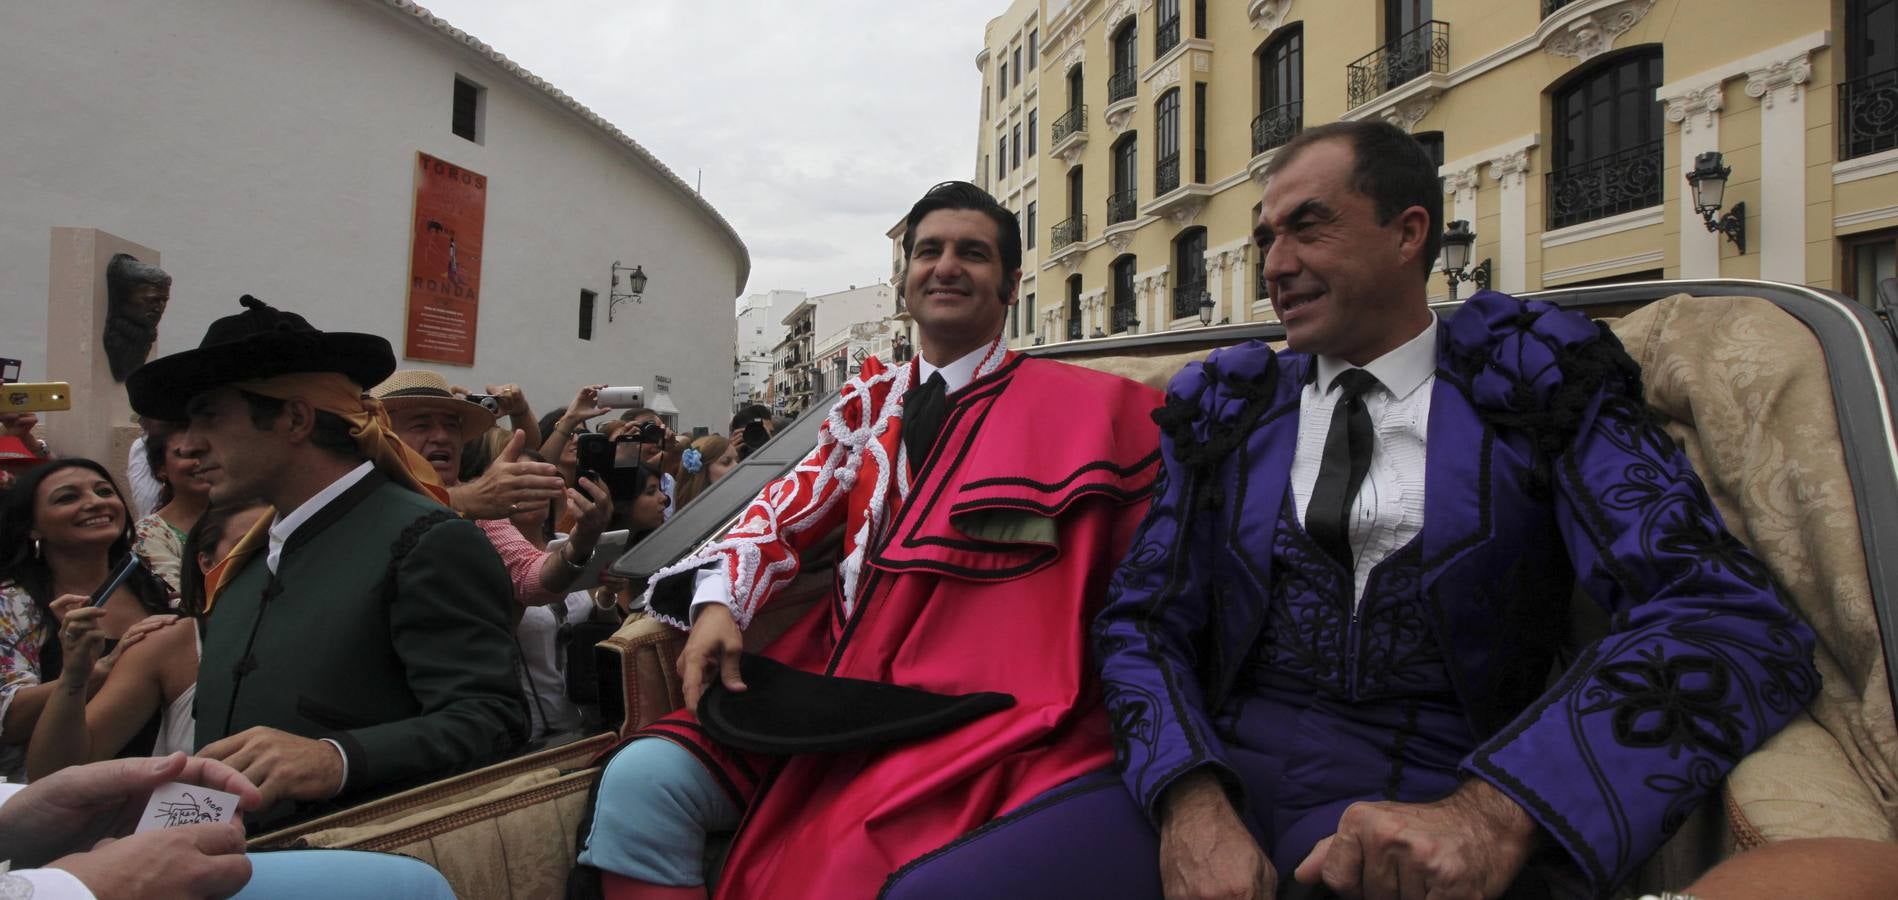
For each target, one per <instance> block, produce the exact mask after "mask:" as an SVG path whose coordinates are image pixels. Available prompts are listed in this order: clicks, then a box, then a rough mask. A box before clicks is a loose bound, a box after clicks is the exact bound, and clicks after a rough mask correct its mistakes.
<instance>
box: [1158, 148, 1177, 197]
mask: <svg viewBox="0 0 1898 900" xmlns="http://www.w3.org/2000/svg"><path fill="white" fill-rule="evenodd" d="M1179 186H1180V155H1179V154H1178V153H1169V154H1167V155H1165V156H1162V157H1160V160H1159V161H1158V162H1156V163H1154V164H1153V193H1154V194H1155V195H1162V194H1166V193H1169V192H1171V191H1172V190H1173V189H1174V188H1177V187H1179Z"/></svg>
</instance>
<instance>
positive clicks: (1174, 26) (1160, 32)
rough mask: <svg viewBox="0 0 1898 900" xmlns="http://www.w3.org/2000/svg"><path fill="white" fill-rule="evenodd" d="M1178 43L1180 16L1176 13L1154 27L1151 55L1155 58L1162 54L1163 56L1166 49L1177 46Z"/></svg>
mask: <svg viewBox="0 0 1898 900" xmlns="http://www.w3.org/2000/svg"><path fill="white" fill-rule="evenodd" d="M1179 45H1180V17H1179V16H1178V15H1175V16H1174V17H1173V18H1171V19H1168V20H1166V21H1164V22H1161V23H1160V27H1159V28H1157V29H1154V32H1153V56H1154V58H1155V59H1158V58H1160V57H1162V56H1165V55H1166V52H1167V51H1168V50H1171V49H1173V48H1174V47H1177V46H1179Z"/></svg>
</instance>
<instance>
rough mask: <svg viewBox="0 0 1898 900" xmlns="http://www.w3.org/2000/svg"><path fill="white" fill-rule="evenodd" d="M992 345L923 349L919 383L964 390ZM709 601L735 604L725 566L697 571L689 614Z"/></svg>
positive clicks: (918, 358)
mask: <svg viewBox="0 0 1898 900" xmlns="http://www.w3.org/2000/svg"><path fill="white" fill-rule="evenodd" d="M992 346H993V345H992V344H983V345H982V346H981V347H979V348H977V349H976V350H975V351H974V352H972V353H970V354H968V355H967V356H964V357H962V358H960V359H957V360H956V361H955V362H952V363H949V364H948V365H943V366H937V365H932V364H931V363H930V362H929V360H927V359H924V358H923V356H922V354H920V353H919V354H917V355H916V383H917V384H922V383H923V382H926V381H928V380H929V376H931V375H934V374H936V373H938V372H941V373H942V381H943V386H944V387H945V388H947V389H948V392H949V393H951V394H953V393H955V392H956V391H959V390H962V389H963V388H965V387H968V385H969V382H971V381H974V380H975V370H976V369H977V368H979V367H980V366H981V365H982V360H983V358H984V357H986V356H988V353H989V349H990V348H991V347H992ZM707 603H717V604H720V605H722V606H727V607H729V606H731V605H732V586H731V581H730V579H728V578H727V577H726V575H725V572H724V570H722V569H708V570H706V571H703V572H697V573H695V574H694V579H693V582H692V611H691V613H690V614H689V615H690V616H691V617H692V618H693V619H697V618H698V615H699V608H700V607H702V606H704V605H705V604H707Z"/></svg>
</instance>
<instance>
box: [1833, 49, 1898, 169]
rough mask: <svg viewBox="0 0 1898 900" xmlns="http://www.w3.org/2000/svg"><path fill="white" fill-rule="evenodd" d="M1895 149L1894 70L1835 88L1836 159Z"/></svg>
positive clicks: (1897, 105)
mask: <svg viewBox="0 0 1898 900" xmlns="http://www.w3.org/2000/svg"><path fill="white" fill-rule="evenodd" d="M1893 147H1898V69H1889V70H1886V71H1884V72H1874V73H1872V74H1870V75H1866V76H1864V77H1862V78H1854V79H1852V80H1851V81H1847V82H1843V83H1841V84H1840V85H1839V158H1840V159H1851V158H1853V157H1857V156H1866V155H1869V154H1872V153H1877V152H1879V151H1881V150H1890V149H1892V148H1893Z"/></svg>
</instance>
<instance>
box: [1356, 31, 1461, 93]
mask: <svg viewBox="0 0 1898 900" xmlns="http://www.w3.org/2000/svg"><path fill="white" fill-rule="evenodd" d="M1449 70H1450V23H1448V22H1439V21H1437V20H1435V19H1432V20H1430V21H1428V22H1425V23H1423V24H1422V25H1419V26H1417V27H1416V28H1414V29H1412V30H1411V31H1409V32H1407V33H1405V34H1404V35H1402V36H1400V37H1399V38H1398V39H1397V40H1395V41H1392V42H1390V43H1388V44H1385V45H1384V46H1382V47H1379V48H1377V49H1376V50H1373V51H1371V52H1370V53H1367V54H1365V55H1364V56H1363V57H1362V58H1360V59H1359V60H1358V61H1357V62H1354V63H1352V64H1350V65H1349V66H1346V67H1345V78H1346V82H1347V89H1346V92H1345V96H1346V100H1345V105H1346V106H1347V107H1349V108H1356V107H1359V106H1363V105H1364V104H1366V103H1369V102H1371V101H1372V100H1376V99H1377V98H1378V96H1379V95H1380V94H1383V93H1384V92H1385V91H1388V90H1390V89H1392V88H1395V87H1397V86H1399V85H1402V84H1404V83H1405V82H1407V81H1410V80H1411V79H1413V78H1417V77H1419V76H1421V75H1423V74H1424V73H1426V72H1447V71H1449Z"/></svg>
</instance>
